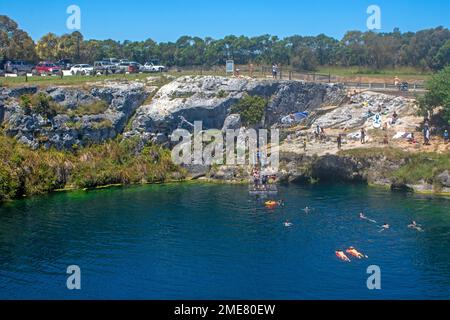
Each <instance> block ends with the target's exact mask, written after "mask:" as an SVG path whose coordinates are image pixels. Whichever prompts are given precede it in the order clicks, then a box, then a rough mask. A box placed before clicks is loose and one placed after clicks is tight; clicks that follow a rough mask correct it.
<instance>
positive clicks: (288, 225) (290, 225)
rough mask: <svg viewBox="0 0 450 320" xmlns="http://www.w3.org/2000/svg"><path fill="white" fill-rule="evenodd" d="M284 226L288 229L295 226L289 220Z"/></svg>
mask: <svg viewBox="0 0 450 320" xmlns="http://www.w3.org/2000/svg"><path fill="white" fill-rule="evenodd" d="M284 226H285V227H286V228H289V227H292V226H293V224H292V223H291V222H289V220H288V221H286V222H285V223H284Z"/></svg>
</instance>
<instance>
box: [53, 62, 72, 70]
mask: <svg viewBox="0 0 450 320" xmlns="http://www.w3.org/2000/svg"><path fill="white" fill-rule="evenodd" d="M56 65H57V66H58V67H60V68H61V69H62V70H70V68H71V67H72V65H73V63H72V60H70V59H62V60H59V61H58V62H57V63H56Z"/></svg>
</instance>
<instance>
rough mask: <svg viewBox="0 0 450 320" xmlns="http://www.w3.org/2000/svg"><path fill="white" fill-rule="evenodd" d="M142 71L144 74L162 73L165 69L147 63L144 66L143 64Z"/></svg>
mask: <svg viewBox="0 0 450 320" xmlns="http://www.w3.org/2000/svg"><path fill="white" fill-rule="evenodd" d="M142 71H144V72H163V71H166V67H165V66H160V65H155V64H153V63H151V62H147V63H146V64H144V66H143V68H142Z"/></svg>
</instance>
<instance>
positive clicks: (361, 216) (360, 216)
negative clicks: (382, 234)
mask: <svg viewBox="0 0 450 320" xmlns="http://www.w3.org/2000/svg"><path fill="white" fill-rule="evenodd" d="M359 218H360V219H361V220H367V221H370V222H372V223H377V222H376V221H375V220H372V219H369V218H367V217H366V216H365V215H364V212H361V213H360V214H359Z"/></svg>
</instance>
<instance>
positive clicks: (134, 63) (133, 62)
mask: <svg viewBox="0 0 450 320" xmlns="http://www.w3.org/2000/svg"><path fill="white" fill-rule="evenodd" d="M131 64H133V65H134V66H135V67H136V69H137V72H142V71H143V70H142V68H143V67H144V66H143V65H142V64H140V63H139V62H136V61H132V62H131Z"/></svg>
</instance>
